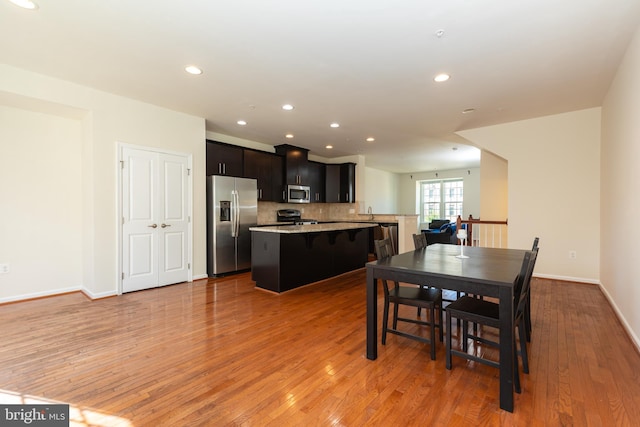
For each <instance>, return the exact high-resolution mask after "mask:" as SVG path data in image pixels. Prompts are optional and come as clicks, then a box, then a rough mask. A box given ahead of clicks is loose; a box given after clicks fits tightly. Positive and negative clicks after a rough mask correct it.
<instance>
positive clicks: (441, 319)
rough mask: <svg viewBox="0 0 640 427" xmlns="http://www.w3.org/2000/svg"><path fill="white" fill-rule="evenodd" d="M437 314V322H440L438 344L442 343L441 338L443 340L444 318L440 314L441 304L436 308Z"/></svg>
mask: <svg viewBox="0 0 640 427" xmlns="http://www.w3.org/2000/svg"><path fill="white" fill-rule="evenodd" d="M438 314H439V316H438V317H439V319H440V320H439V322H440V328H439V329H440V342H442V340H443V338H444V316H443V313H442V302H441V303H440V307H438Z"/></svg>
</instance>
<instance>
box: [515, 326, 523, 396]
mask: <svg viewBox="0 0 640 427" xmlns="http://www.w3.org/2000/svg"><path fill="white" fill-rule="evenodd" d="M513 386H514V388H515V390H516V393H522V389H521V388H520V368H519V364H518V347H517V343H516V338H515V336H514V337H513Z"/></svg>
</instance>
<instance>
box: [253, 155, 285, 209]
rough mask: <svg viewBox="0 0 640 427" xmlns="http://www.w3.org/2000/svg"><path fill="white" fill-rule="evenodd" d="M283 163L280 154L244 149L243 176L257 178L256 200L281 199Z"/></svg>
mask: <svg viewBox="0 0 640 427" xmlns="http://www.w3.org/2000/svg"><path fill="white" fill-rule="evenodd" d="M283 163H284V161H283V157H282V156H280V155H277V154H271V153H267V152H264V151H256V150H249V149H245V150H244V177H245V178H255V179H256V180H258V200H260V201H269V202H281V201H282V186H283V182H284V179H283V169H282V168H283Z"/></svg>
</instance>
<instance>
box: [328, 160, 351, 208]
mask: <svg viewBox="0 0 640 427" xmlns="http://www.w3.org/2000/svg"><path fill="white" fill-rule="evenodd" d="M325 182H326V202H327V203H354V202H355V200H356V164H355V163H342V164H335V165H326V181H325Z"/></svg>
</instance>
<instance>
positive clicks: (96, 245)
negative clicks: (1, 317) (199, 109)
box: [0, 64, 206, 299]
mask: <svg viewBox="0 0 640 427" xmlns="http://www.w3.org/2000/svg"><path fill="white" fill-rule="evenodd" d="M6 99H14V100H15V99H22V100H24V102H23V104H24V105H27V106H30V108H31V111H39V110H40V109H42V106H47V105H58V106H59V107H60V110H63V111H64V110H72V111H76V110H81V111H84V112H85V114H84V115H83V116H82V119H80V123H81V125H80V129H81V132H80V133H81V136H80V140H81V148H80V147H78V139H77V137H76V139H75V141H74V142H73V144H74V147H69V148H67V149H66V151H67V153H68V152H69V151H74V150H77V151H75V154H74V155H70V156H69V162H71V163H72V166H70V167H71V168H72V169H76V168H79V169H80V170H81V182H80V183H78V185H80V186H81V190H80V191H81V194H82V196H81V205H82V206H81V208H80V211H81V215H82V216H81V218H82V220H81V221H78V223H77V224H75V226H74V227H75V228H74V230H75V231H74V232H75V233H79V235H80V236H82V237H81V240H82V244H81V254H82V259H81V277H82V283H81V284H80V285H81V287H82V288H83V289H84V290H85V291H86V292H87V293H88V294H90V295H92V296H97V297H99V296H106V295H111V294H114V293H115V292H116V289H117V284H118V281H119V271H118V268H117V265H118V256H119V254H118V249H119V248H118V247H117V239H118V236H117V224H118V218H117V216H118V215H117V214H118V212H117V200H116V194H117V188H116V185H117V174H118V170H119V168H118V165H117V161H116V160H117V150H116V147H117V143H118V142H123V143H128V144H133V145H141V146H148V147H156V148H159V149H165V150H172V151H177V152H182V153H186V154H191V155H192V159H193V171H192V176H193V196H194V197H193V217H192V223H193V230H194V233H193V237H194V239H193V242H192V244H193V245H192V248H193V250H192V252H193V262H192V272H193V276H194V277H196V278H197V277H204V276H206V234H205V230H206V214H205V188H204V185H205V180H204V176H205V143H204V140H205V123H204V119H202V118H198V117H194V116H189V115H186V114H183V113H178V112H175V111H170V110H167V109H164V108H160V107H156V106H153V105H150V104H145V103H142V102H138V101H135V100H131V99H128V98H123V97H120V96H116V95H113V94H109V93H105V92H100V91H97V90H94V89H90V88H87V87H83V86H79V85H76V84H73V83H69V82H65V81H62V80H59V79H54V78H51V77H47V76H43V75H39V74H35V73H32V72H29V71H25V70H20V69H17V68H14V67H9V66H6V65H1V64H0V105H7V102H6V101H4V100H6ZM57 122H58V123H60V121H59V120H58V121H57ZM25 126H26V125H25ZM29 126H31V123H30V124H29ZM15 132H16V134H17V132H18V131H15ZM20 132H23V135H24V136H22V137H21V140H20V141H16V143H18V144H27V145H29V146H30V147H31V148H32V150H33V153H34V154H35V153H37V152H38V151H39V150H42V152H43V153H46V152H47V149H48V147H47V145H48V144H51V141H50V140H49V139H48V138H42V139H38V140H37V141H34V140H33V133H32V132H45V133H46V129H45V128H44V124H43V123H42V122H38V123H37V125H36V126H35V127H34V129H30V130H26V129H24V130H22V131H20ZM75 132H76V133H78V130H77V129H76V131H75ZM6 149H7V148H6V147H5V144H4V141H3V143H2V145H0V150H2V151H0V155H4V150H6ZM24 167H25V168H28V167H29V163H27V164H25V165H24ZM18 185H19V186H20V193H21V194H23V196H24V197H25V198H32V197H37V196H38V194H37V193H34V192H33V190H32V189H30V187H29V186H28V185H23V183H22V182H19V183H18ZM71 189H72V191H75V190H73V189H74V187H71ZM16 221H17V224H15V225H14V226H18V227H23V226H25V224H24V223H21V221H25V222H26V221H27V218H26V215H25V218H24V219H21V218H16ZM78 229H79V230H81V231H79V232H78V231H77V230H78ZM42 239H43V240H45V241H47V240H54V239H56V237H55V234H54V232H53V231H45V233H44V235H43V236H42ZM33 244H38V241H35V242H33ZM73 250H76V249H73ZM0 262H4V261H1V260H0ZM12 262H14V263H16V265H19V264H21V263H23V262H24V260H15V261H12ZM44 267H45V266H43V268H44ZM69 268H72V267H71V266H69ZM18 273H19V272H16V274H12V275H10V276H5V278H3V280H8V281H9V286H8V288H9V290H7V291H5V290H3V291H2V292H3V293H2V294H0V295H4V296H5V299H6V298H9V299H11V298H13V299H19V298H22V297H24V296H25V292H22V291H21V287H23V286H25V284H24V283H25V281H26V282H29V285H28V286H29V289H31V288H34V287H37V288H38V289H40V287H39V286H45V287H46V288H47V289H46V290H44V291H43V292H45V293H58V292H60V291H61V288H60V286H62V287H63V288H64V289H66V287H65V286H64V285H62V284H58V283H53V282H47V283H46V284H44V285H37V284H36V283H35V280H32V279H31V278H30V277H29V275H28V274H27V275H23V274H21V273H22V272H20V274H18ZM70 274H71V275H72V276H73V274H75V273H70ZM73 280H74V282H73V283H69V284H68V286H75V285H77V284H78V283H77V279H73ZM18 283H21V285H18Z"/></svg>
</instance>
